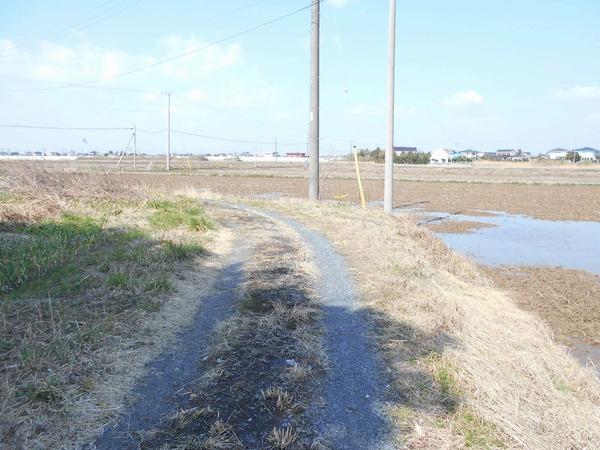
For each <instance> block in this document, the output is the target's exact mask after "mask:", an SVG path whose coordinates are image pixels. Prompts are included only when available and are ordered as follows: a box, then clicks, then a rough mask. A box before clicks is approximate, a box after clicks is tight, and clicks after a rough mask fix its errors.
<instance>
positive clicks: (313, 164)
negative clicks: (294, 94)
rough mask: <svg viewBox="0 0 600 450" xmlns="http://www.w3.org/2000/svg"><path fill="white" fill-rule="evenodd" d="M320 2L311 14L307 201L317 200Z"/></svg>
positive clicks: (316, 2) (313, 6) (314, 4)
mask: <svg viewBox="0 0 600 450" xmlns="http://www.w3.org/2000/svg"><path fill="white" fill-rule="evenodd" d="M320 22H321V2H320V1H315V2H314V3H313V5H312V14H311V31H310V35H311V61H310V71H311V75H310V126H309V128H310V139H309V141H310V144H309V149H308V199H309V200H319V59H320V58H319V41H320Z"/></svg>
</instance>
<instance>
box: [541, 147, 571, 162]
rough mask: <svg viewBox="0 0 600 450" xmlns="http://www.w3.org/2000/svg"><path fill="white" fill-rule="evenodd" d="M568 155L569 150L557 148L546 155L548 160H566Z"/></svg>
mask: <svg viewBox="0 0 600 450" xmlns="http://www.w3.org/2000/svg"><path fill="white" fill-rule="evenodd" d="M567 153H569V150H567V149H565V148H555V149H554V150H550V151H549V152H548V153H546V156H547V157H548V159H565V158H566V157H567Z"/></svg>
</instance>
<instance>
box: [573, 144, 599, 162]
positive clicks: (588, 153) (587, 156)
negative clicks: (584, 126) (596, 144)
mask: <svg viewBox="0 0 600 450" xmlns="http://www.w3.org/2000/svg"><path fill="white" fill-rule="evenodd" d="M573 151H574V152H577V153H579V156H581V159H582V160H586V161H595V160H596V159H598V158H600V150H596V149H595V148H591V147H584V148H577V149H575V150H573Z"/></svg>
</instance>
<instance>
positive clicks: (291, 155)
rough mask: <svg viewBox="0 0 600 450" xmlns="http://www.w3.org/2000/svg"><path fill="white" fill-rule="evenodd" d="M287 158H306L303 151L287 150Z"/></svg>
mask: <svg viewBox="0 0 600 450" xmlns="http://www.w3.org/2000/svg"><path fill="white" fill-rule="evenodd" d="M286 156H287V157H288V158H306V153H305V152H288V153H286Z"/></svg>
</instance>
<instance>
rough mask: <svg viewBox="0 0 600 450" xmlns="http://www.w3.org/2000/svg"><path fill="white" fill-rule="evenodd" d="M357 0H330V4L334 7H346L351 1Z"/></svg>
mask: <svg viewBox="0 0 600 450" xmlns="http://www.w3.org/2000/svg"><path fill="white" fill-rule="evenodd" d="M355 1H357V0H329V4H330V5H331V6H333V7H334V8H345V7H346V6H348V4H349V3H354V2H355Z"/></svg>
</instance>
